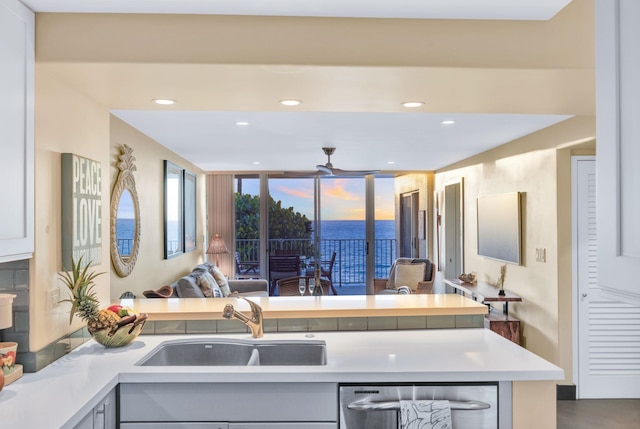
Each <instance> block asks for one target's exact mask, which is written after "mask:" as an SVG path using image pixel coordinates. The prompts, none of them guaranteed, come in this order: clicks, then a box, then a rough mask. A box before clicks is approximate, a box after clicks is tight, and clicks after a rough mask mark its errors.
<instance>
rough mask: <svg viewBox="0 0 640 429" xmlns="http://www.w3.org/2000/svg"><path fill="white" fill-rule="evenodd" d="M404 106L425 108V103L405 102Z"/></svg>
mask: <svg viewBox="0 0 640 429" xmlns="http://www.w3.org/2000/svg"><path fill="white" fill-rule="evenodd" d="M402 106H403V107H409V108H413V107H420V106H424V101H405V102H404V103H402Z"/></svg>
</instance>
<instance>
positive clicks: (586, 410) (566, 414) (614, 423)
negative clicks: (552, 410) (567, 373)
mask: <svg viewBox="0 0 640 429" xmlns="http://www.w3.org/2000/svg"><path fill="white" fill-rule="evenodd" d="M558 429H640V399H580V400H577V401H558Z"/></svg>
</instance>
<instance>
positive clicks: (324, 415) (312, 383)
mask: <svg viewBox="0 0 640 429" xmlns="http://www.w3.org/2000/svg"><path fill="white" fill-rule="evenodd" d="M310 337H313V339H314V340H319V341H324V342H325V343H326V356H327V361H326V364H325V365H319V366H306V365H302V366H170V367H167V366H138V365H136V363H137V362H139V361H140V360H141V359H143V357H145V356H146V355H147V354H148V353H149V352H151V351H152V350H154V349H155V348H156V347H157V346H159V345H160V344H161V343H163V342H165V341H175V340H180V339H200V338H212V339H218V340H219V339H242V340H245V339H247V338H250V337H248V335H246V334H240V335H237V334H235V335H219V334H218V335H208V336H201V335H189V336H177V335H172V336H162V335H155V336H148V335H142V336H140V337H138V339H137V340H136V341H134V342H133V343H132V344H130V345H129V346H126V347H123V348H121V349H105V348H104V347H102V346H100V345H98V344H96V343H94V342H93V341H90V342H87V343H85V344H84V345H82V346H80V347H79V348H78V349H76V350H74V351H73V352H71V353H70V354H68V355H66V356H65V357H63V358H61V359H59V360H58V361H56V362H54V363H53V364H51V365H49V366H47V367H46V368H44V369H42V370H40V371H38V372H37V373H31V374H25V376H24V377H22V379H20V380H18V381H17V382H15V383H13V384H11V385H10V386H7V387H6V388H5V389H4V390H3V391H2V392H0V416H2V421H3V425H6V426H7V427H23V428H45V427H46V428H65V429H66V428H74V427H76V425H78V424H79V423H80V422H82V421H85V417H86V416H87V415H91V413H92V412H93V410H95V409H96V408H98V407H99V406H100V404H102V403H103V402H102V401H103V398H104V397H105V396H108V395H109V394H111V395H112V396H110V397H111V398H114V399H113V400H112V401H113V402H112V404H113V405H112V407H113V408H114V409H115V408H116V407H119V409H120V414H119V415H120V417H119V419H120V422H119V424H120V427H127V428H142V427H156V426H154V425H158V424H160V423H159V422H162V421H164V422H169V421H172V422H173V421H175V419H174V417H173V415H172V413H174V412H176V413H181V420H180V421H184V420H190V421H200V422H202V421H215V422H218V421H222V422H223V423H221V424H220V425H219V426H213V427H229V428H231V427H234V428H240V427H242V428H247V427H251V428H258V427H260V428H265V427H287V428H302V427H322V428H337V427H338V419H339V414H340V413H339V411H338V394H339V393H338V392H339V386H340V385H342V384H345V383H347V384H360V383H456V384H462V383H466V384H469V383H475V384H478V383H493V384H495V385H496V386H498V388H497V389H498V393H499V395H498V398H499V399H498V401H499V405H498V406H497V407H495V408H494V409H495V410H496V412H499V419H500V420H499V421H500V428H501V429H508V428H513V429H523V428H553V427H555V406H556V402H555V388H556V386H555V382H554V380H559V379H562V378H563V371H562V370H561V369H560V368H558V367H557V366H555V365H552V364H551V363H549V362H547V361H545V360H543V359H542V358H540V357H538V356H536V355H534V354H533V353H531V352H529V351H527V350H525V349H523V348H521V347H519V346H517V345H515V344H513V343H512V342H510V341H508V340H506V339H504V338H502V337H501V336H499V335H497V334H495V333H494V332H491V331H489V330H487V329H455V330H454V329H432V330H429V329H426V330H404V331H393V332H390V331H388V332H381V331H379V332H318V333H270V334H269V333H268V334H265V336H264V338H263V339H260V340H258V341H270V340H286V341H306V340H308V339H309V338H310ZM116 389H120V395H119V399H115V398H118V395H114V394H113V393H111V392H114V390H116ZM312 391H313V392H316V391H317V392H319V393H318V395H319V396H317V397H316V396H309V395H310V392H312ZM136 392H138V393H136ZM154 392H156V393H154ZM180 392H182V393H180ZM211 392H217V393H216V394H217V395H219V396H218V400H224V401H227V402H228V401H231V400H233V401H234V403H238V400H239V398H243V400H244V399H246V400H248V401H249V402H248V403H242V404H243V405H242V408H241V411H242V414H241V417H242V419H243V420H244V422H245V423H241V424H230V423H228V421H229V420H226V422H227V423H224V422H225V418H224V417H223V416H224V415H225V413H226V412H227V409H226V408H225V407H224V406H223V405H221V403H220V402H217V401H216V400H213V401H212V400H211V398H210V397H209V396H207V395H211V394H213V393H211ZM238 392H243V393H240V395H241V396H238V395H236V393H238ZM251 392H261V396H260V398H259V400H256V399H257V398H253V397H250V398H248V397H246V396H242V395H244V394H245V393H246V394H248V393H251ZM296 392H297V397H298V398H299V399H298V402H300V404H299V405H298V404H297V403H296V404H297V405H296V406H295V407H292V406H290V404H291V402H289V401H291V400H293V399H295V397H296V395H294V393H296ZM305 392H306V393H305ZM136 394H138V395H139V396H136ZM155 394H159V395H161V396H162V395H164V396H163V397H164V398H165V399H166V401H164V400H161V401H158V402H155V403H156V404H157V405H162V408H161V410H160V411H159V412H157V413H155V414H152V415H151V418H150V420H151V421H152V422H151V423H143V422H141V421H140V420H139V419H136V417H135V416H134V417H131V415H132V413H133V414H136V413H138V411H139V410H140V409H141V408H140V407H139V405H141V404H142V405H144V403H146V402H148V401H147V399H149V398H150V396H149V395H155ZM253 394H255V393H253ZM193 395H202V396H200V397H198V398H197V400H194V397H193ZM292 395H293V396H292ZM305 397H306V398H312V397H313V398H317V401H316V399H314V400H312V401H305V400H304V398H305ZM145 398H147V399H145ZM151 399H152V401H153V398H151ZM156 399H157V398H156ZM130 401H133V402H130ZM189 401H191V402H189ZM283 401H284V402H283ZM189 403H191V404H197V406H192V407H189V406H188V404H189ZM123 407H124V408H123ZM142 408H144V407H142ZM187 409H193V410H195V411H194V412H193V414H191V412H190V411H189V412H188V413H186V410H187ZM34 410H37V412H34ZM289 411H291V412H293V413H298V415H300V413H302V414H303V415H305V416H314V419H311V417H310V419H311V420H321V421H322V423H313V424H309V423H305V422H301V421H300V420H297V423H296V422H294V423H289V424H283V423H282V420H275V419H278V418H280V417H277V415H281V413H284V412H289ZM185 413H186V414H185ZM117 415H118V414H116V413H115V412H114V413H113V416H117ZM274 415H275V416H276V417H274ZM185 416H186V417H185ZM114 418H115V417H114ZM154 422H155V423H154ZM246 422H271V423H246ZM117 423H118V422H115V421H114V422H113V426H109V427H116V424H117ZM174 424H175V423H174ZM162 427H183V426H170V425H169V424H168V423H164V426H162ZM491 427H492V428H495V427H497V422H496V423H495V425H492V426H491Z"/></svg>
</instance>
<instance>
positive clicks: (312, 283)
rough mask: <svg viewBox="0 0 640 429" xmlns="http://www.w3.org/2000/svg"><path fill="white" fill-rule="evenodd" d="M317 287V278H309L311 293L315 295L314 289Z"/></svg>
mask: <svg viewBox="0 0 640 429" xmlns="http://www.w3.org/2000/svg"><path fill="white" fill-rule="evenodd" d="M315 288H316V279H309V293H310V294H311V295H313V290H314V289H315Z"/></svg>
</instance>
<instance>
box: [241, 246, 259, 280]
mask: <svg viewBox="0 0 640 429" xmlns="http://www.w3.org/2000/svg"><path fill="white" fill-rule="evenodd" d="M259 277H260V262H258V261H244V262H243V261H241V260H240V252H236V279H253V278H259Z"/></svg>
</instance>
